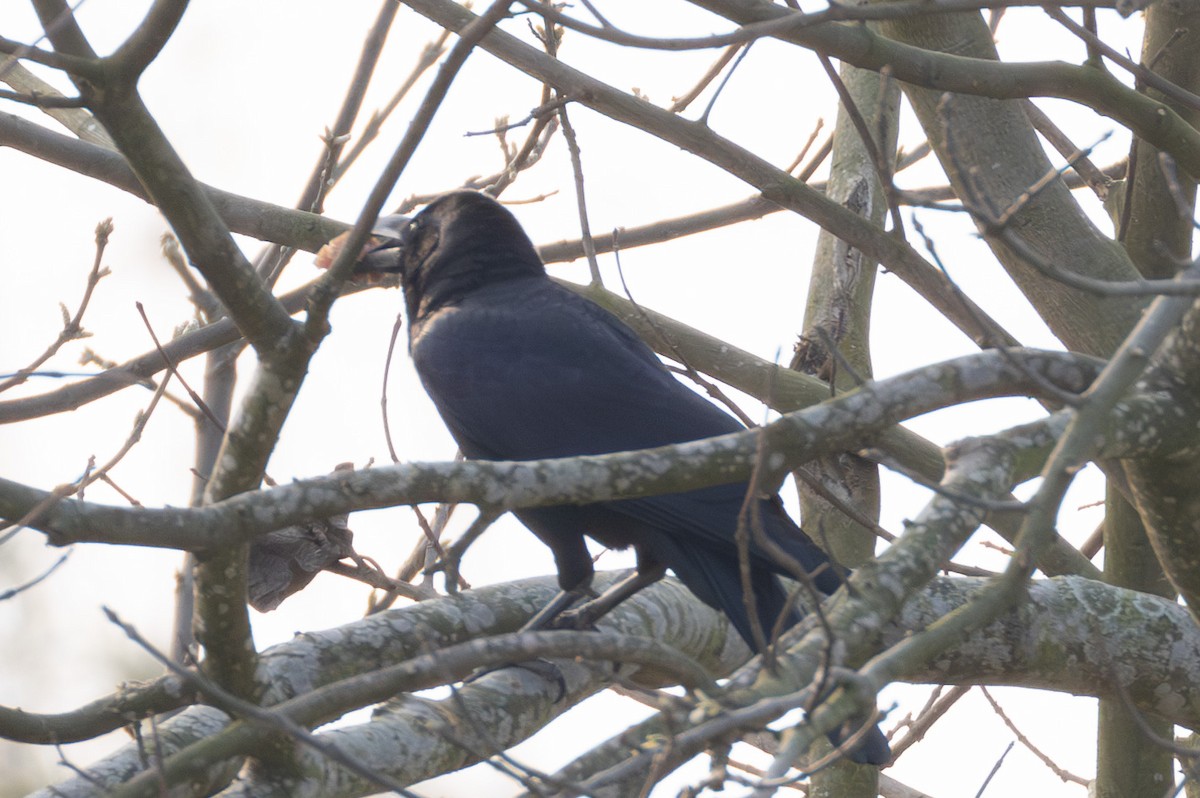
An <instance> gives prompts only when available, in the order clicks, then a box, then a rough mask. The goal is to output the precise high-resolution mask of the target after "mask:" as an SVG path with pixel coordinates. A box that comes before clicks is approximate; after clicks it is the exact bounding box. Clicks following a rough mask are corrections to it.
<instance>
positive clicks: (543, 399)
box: [359, 191, 890, 764]
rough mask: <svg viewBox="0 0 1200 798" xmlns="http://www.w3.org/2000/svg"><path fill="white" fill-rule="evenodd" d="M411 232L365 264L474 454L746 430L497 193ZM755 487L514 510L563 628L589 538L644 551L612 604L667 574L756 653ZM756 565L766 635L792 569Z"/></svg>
mask: <svg viewBox="0 0 1200 798" xmlns="http://www.w3.org/2000/svg"><path fill="white" fill-rule="evenodd" d="M393 220H395V217H393ZM399 221H400V223H401V224H402V225H403V226H402V227H401V229H400V231H399V236H398V239H397V240H396V241H394V242H390V243H388V244H384V245H383V246H381V247H379V248H378V249H376V250H375V252H373V253H371V254H369V255H367V256H366V257H365V258H364V259H363V260H362V262H361V264H360V266H359V269H360V271H367V272H370V271H376V272H378V271H399V272H400V276H401V283H402V285H403V288H404V299H405V304H406V306H407V311H408V320H409V326H408V335H409V351H410V353H411V355H412V359H413V363H414V364H415V366H416V369H417V373H418V374H419V375H420V378H421V382H422V383H423V384H424V386H425V389H426V391H428V392H429V396H430V398H431V399H432V400H433V403H434V404H435V405H436V406H437V409H438V412H439V413H440V414H441V416H442V419H443V420H444V421H445V423H446V426H447V427H448V428H449V429H450V433H451V434H452V435H453V436H454V439H455V441H457V442H458V445H459V447H460V448H461V449H462V452H463V454H464V455H465V456H466V457H468V458H473V459H480V460H535V459H542V458H552V457H568V456H572V455H582V454H604V453H608V452H619V451H627V450H633V449H646V448H650V447H654V446H663V445H666V444H671V443H680V442H684V441H692V440H697V439H700V438H707V437H711V436H714V435H722V434H725V433H730V432H737V431H739V430H741V429H743V427H742V425H741V424H739V423H738V422H737V421H736V420H735V419H734V418H733V417H732V416H730V415H729V414H727V413H726V412H725V411H723V410H721V409H720V408H718V407H717V406H716V405H715V404H713V403H712V402H710V401H708V400H707V399H705V398H703V397H702V396H700V395H699V394H697V393H696V392H695V391H692V390H691V389H689V388H688V387H686V386H685V385H684V384H683V383H681V382H680V381H679V380H677V379H676V378H675V377H674V376H672V374H671V373H670V372H669V371H668V370H667V368H666V367H665V366H664V365H663V363H662V362H661V361H660V360H659V359H658V358H657V357H656V356H655V355H654V353H653V352H652V351H651V350H650V349H649V347H647V346H646V345H645V344H644V343H643V342H642V341H641V340H640V339H639V338H638V337H637V336H636V335H635V334H634V333H633V331H632V330H630V329H629V328H628V327H627V326H625V324H624V323H622V322H621V321H619V320H618V319H617V318H616V317H614V316H613V315H612V314H610V313H609V312H608V311H606V310H604V309H602V308H600V307H599V306H597V305H596V304H594V303H592V302H591V301H589V300H587V299H584V298H583V297H580V296H578V295H577V294H575V293H573V292H571V291H569V290H568V289H566V288H563V287H562V286H560V285H558V284H556V283H555V282H553V281H552V280H550V279H549V277H548V276H547V275H546V270H545V267H544V266H543V265H542V262H541V260H540V259H539V258H538V255H537V252H536V250H535V249H534V246H533V244H532V242H531V241H530V240H529V238H528V236H526V234H525V232H524V231H523V230H522V229H521V226H520V225H519V224H518V222H517V220H516V219H515V218H514V217H513V215H512V214H511V213H510V212H509V211H508V210H507V209H505V208H504V207H503V206H501V205H500V204H499V203H498V202H496V201H495V200H493V199H492V198H490V197H488V196H487V195H484V194H480V193H477V192H473V191H458V192H454V193H450V194H447V195H444V196H442V197H440V198H439V199H437V200H436V201H434V202H433V203H431V204H430V205H428V206H427V207H426V208H425V209H424V210H423V211H422V212H421V213H420V214H418V215H417V216H416V217H414V218H413V219H412V220H403V219H402V220H399ZM383 231H384V232H386V225H385V226H384V228H383ZM746 491H747V485H746V483H738V484H732V485H721V486H717V487H711V488H703V489H700V490H692V491H688V492H686V493H676V494H671V495H666V496H653V497H648V498H640V499H626V500H620V501H605V502H597V503H595V504H589V505H584V506H560V507H539V508H530V509H523V510H517V511H516V512H515V514H516V516H517V518H519V519H520V520H521V522H522V523H524V524H525V526H527V527H529V529H530V530H532V531H533V533H534V534H535V535H537V537H538V538H539V539H540V540H541V541H542V542H543V543H545V544H546V545H547V546H548V547H549V548H550V550H551V552H552V553H553V555H554V560H555V563H556V564H557V567H558V582H559V586H560V587H561V588H562V590H563V591H564V596H560V599H562V600H561V601H557V602H556V603H555V605H554V606H553V607H552V608H551V609H550V610H549V611H548V612H543V613H541V614H539V618H540V619H543V620H546V619H547V617H546V616H549V617H550V618H553V616H554V615H555V614H557V613H558V612H559V611H561V610H562V609H563V608H564V607H566V606H569V605H570V604H571V603H573V602H574V601H575V600H577V599H578V598H580V597H581V596H583V595H584V594H585V593H587V591H588V588H589V586H590V583H591V580H592V575H593V569H592V558H591V556H590V555H589V553H588V550H587V547H586V545H585V542H584V535H588V536H590V537H592V538H594V539H595V540H597V541H599V542H600V543H602V544H603V545H605V546H608V547H612V548H618V549H624V548H628V547H633V549H634V551H635V552H636V554H637V575H636V578H635V579H634V580H632V581H631V582H628V583H626V584H624V585H619V586H618V588H617V590H616V594H615V595H611V596H608V598H609V599H611V600H610V601H609V602H608V603H607V604H606V605H605V606H604V608H603V609H607V608H610V607H611V606H612V605H613V604H615V603H616V602H617V601H619V600H621V599H622V598H625V597H627V596H628V595H630V594H632V592H634V591H636V590H637V589H638V588H640V587H642V586H644V585H646V584H649V583H651V582H653V581H655V580H656V579H658V578H660V577H661V576H662V575H663V573H664V572H665V570H666V569H667V568H669V569H671V570H672V571H673V572H674V573H675V575H676V576H677V577H679V579H680V580H682V581H683V583H684V584H685V585H686V586H687V587H688V588H689V589H690V590H691V591H692V592H693V593H694V594H695V595H696V596H697V597H699V598H700V599H701V600H702V601H704V602H705V603H707V604H709V605H710V606H712V607H715V608H717V609H719V610H720V611H721V612H723V613H724V614H725V615H726V616H728V618H729V620H730V622H731V623H732V624H733V626H734V628H736V629H737V631H738V633H739V634H740V635H741V636H742V638H744V639H745V641H746V642H747V643H748V644H749V645H750V647H751V648H753V649H756V650H757V649H758V645H757V644H756V641H755V637H754V634H753V632H752V626H751V622H750V618H749V615H748V614H747V611H746V605H745V601H744V599H743V593H742V580H741V576H740V571H739V562H738V552H737V546H736V544H735V542H734V533H735V531H736V530H737V527H738V515H739V512H740V511H741V509H742V506H743V502H744V500H745V497H746ZM758 501H759V507H758V510H759V511H760V517H761V526H762V529H763V531H764V532H765V534H766V535H768V536H770V538H771V540H772V541H774V542H775V543H776V544H778V545H779V546H780V547H781V548H782V549H783V550H784V551H785V552H786V553H787V554H788V555H789V556H790V557H791V558H792V559H793V560H795V561H796V562H798V563H799V564H801V565H802V566H803V567H804V568H805V569H806V570H807V571H808V572H809V573H811V574H812V582H813V584H814V585H815V586H816V587H817V589H819V590H820V591H822V592H823V593H825V594H829V593H832V592H834V591H835V590H837V588H838V587H839V586H840V585H841V584H842V578H841V576H840V574H839V573H838V571H837V569H835V568H834V567H832V565H831V564H830V562H829V559H828V557H826V555H825V554H824V553H823V552H822V551H821V549H819V548H818V547H817V546H816V544H815V543H813V541H812V540H811V539H809V537H808V536H807V535H806V534H805V533H804V532H803V531H801V529H800V528H799V527H798V526H797V525H796V524H795V523H794V522H793V521H792V520H791V518H789V517H788V515H787V513H786V512H785V511H784V509H783V505H782V503H781V502H780V500H779V497H778V496H773V497H771V498H769V499H760V500H758ZM749 559H750V580H749V581H750V584H751V587H752V590H753V592H754V599H755V604H756V606H757V614H758V620H759V623H760V624H761V628H762V630H763V632H764V633H765V634H766V635H767V636H769V635H770V633H771V630H772V629H773V628H774V627H775V624H776V621H777V620H778V619H779V618H780V616H781V614H783V613H784V612H788V610H786V606H787V595H786V593H785V591H784V588H783V586H782V585H781V584H780V582H779V580H778V579H777V578H776V577H777V575H788V571H787V569H786V568H785V567H783V566H781V565H780V564H779V563H777V562H776V561H775V560H774V559H772V558H771V557H770V556H769V555H768V554H767V553H766V552H765V551H764V550H763V549H762V548H761V547H759V546H757V545H752V546H751V548H750V557H749ZM604 599H605V597H601V599H600V600H599V601H601V602H603V601H604ZM603 609H601V610H599V611H600V612H602V611H603ZM591 617H593V618H594V617H595V614H593V615H592V616H591ZM785 620H786V622H787V624H788V625H791V624H792V623H794V622H795V621H797V620H798V618H797V617H796V616H795V614H794V613H793V614H792V616H791V617H788V618H786V619H785ZM835 742H836V740H835ZM851 758H852V759H854V760H855V761H858V762H869V763H873V764H883V763H885V762H886V761H888V759H889V758H890V751H889V749H888V744H887V741H886V739H885V738H884V737H883V735H882V734H881V733H880V732H879V730H878V729H873V730H872V731H871V733H870V734H869V735H867V736H866V737H865V739H864V740H863V741H862V742H861V743H860V745H859V746H858V748H857V749H856V750H855V751H854V752H853V753H852V754H851Z"/></svg>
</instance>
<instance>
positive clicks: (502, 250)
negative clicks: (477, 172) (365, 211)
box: [356, 191, 545, 320]
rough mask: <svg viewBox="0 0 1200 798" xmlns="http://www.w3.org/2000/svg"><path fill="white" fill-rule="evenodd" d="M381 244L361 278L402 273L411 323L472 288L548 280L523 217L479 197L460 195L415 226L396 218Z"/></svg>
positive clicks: (382, 228) (435, 205)
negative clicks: (528, 279)
mask: <svg viewBox="0 0 1200 798" xmlns="http://www.w3.org/2000/svg"><path fill="white" fill-rule="evenodd" d="M375 233H376V236H378V238H377V239H376V240H377V241H379V242H380V243H379V244H378V245H377V246H375V247H374V248H373V249H371V250H370V251H369V252H367V253H366V254H365V255H364V256H363V257H362V258H361V259H360V261H359V264H358V267H357V269H356V271H357V272H359V273H381V272H387V273H399V275H400V282H401V285H403V287H404V295H405V304H406V305H407V306H408V312H409V319H410V320H416V319H418V318H420V317H421V316H423V315H426V314H428V313H431V312H432V311H433V310H436V309H437V308H439V307H443V306H445V305H447V304H450V303H453V302H454V301H456V300H458V299H461V298H462V297H463V296H465V295H466V294H467V293H469V292H470V291H471V290H472V289H474V288H477V287H480V286H483V285H490V284H492V283H496V282H500V281H503V280H509V279H512V278H514V277H522V276H528V275H533V274H545V267H544V266H543V265H542V261H541V259H540V258H538V255H537V250H535V249H534V246H533V242H531V241H530V240H529V236H527V235H525V231H524V230H522V229H521V225H520V224H519V223H518V222H517V220H516V217H514V216H513V215H512V213H510V212H509V211H508V209H507V208H505V207H504V206H503V205H501V204H500V203H499V202H497V201H496V200H494V199H492V198H491V197H489V196H488V195H486V194H481V193H479V192H477V191H454V192H451V193H449V194H444V195H442V196H441V197H439V198H438V199H436V200H434V201H433V202H431V203H430V204H429V205H427V206H426V207H425V209H424V210H422V211H421V212H420V213H418V214H417V215H416V216H414V217H413V218H412V219H407V218H406V217H402V216H389V217H384V218H383V219H381V220H380V223H379V224H377V225H376V228H375Z"/></svg>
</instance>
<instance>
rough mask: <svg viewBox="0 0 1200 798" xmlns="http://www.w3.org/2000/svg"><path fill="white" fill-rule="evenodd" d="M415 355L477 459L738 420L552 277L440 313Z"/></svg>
mask: <svg viewBox="0 0 1200 798" xmlns="http://www.w3.org/2000/svg"><path fill="white" fill-rule="evenodd" d="M412 355H413V359H414V362H415V364H416V366H417V370H418V373H419V374H420V376H421V380H422V382H423V383H424V385H425V388H426V390H427V391H428V392H429V395H430V397H431V398H432V399H433V401H434V404H435V405H436V406H437V408H438V410H439V412H440V413H441V415H442V417H443V419H444V420H445V421H446V424H447V426H448V427H449V428H450V431H451V433H452V434H453V435H454V437H455V439H456V440H457V441H458V442H459V445H460V446H462V447H463V450H464V453H465V454H467V456H469V457H476V458H484V459H506V460H530V459H537V458H544V457H565V456H570V455H577V454H601V453H607V452H615V451H625V450H629V449H643V448H649V447H653V446H661V445H665V444H668V443H677V442H681V441H687V440H696V439H699V438H705V437H710V436H713V435H720V434H724V433H728V432H735V431H737V430H739V429H741V426H740V425H739V424H738V423H737V421H735V420H734V419H733V418H732V417H731V416H729V415H728V414H726V413H725V412H724V411H722V410H720V409H719V408H717V407H716V406H715V405H713V404H712V403H711V402H709V401H708V400H707V399H705V398H703V397H701V396H699V395H698V394H697V393H695V392H694V391H692V390H690V389H689V388H687V387H686V386H684V385H683V384H681V383H680V382H679V381H678V380H676V379H675V378H674V377H673V376H672V375H671V374H670V372H668V371H667V370H666V369H665V368H664V366H663V365H662V363H661V362H660V361H659V360H658V358H657V357H655V356H654V354H653V353H652V352H651V351H650V350H649V349H648V348H647V347H646V346H645V344H643V343H642V342H641V341H640V340H638V339H637V338H636V337H635V336H633V334H632V332H630V331H629V330H628V328H626V327H625V326H624V325H622V324H621V323H620V322H618V321H617V320H616V319H614V318H613V317H612V316H611V315H609V314H608V313H607V311H604V310H602V309H601V308H599V307H597V306H596V305H594V304H593V303H591V302H590V301H588V300H586V299H584V298H582V297H579V296H577V295H575V294H573V293H571V292H570V291H568V290H566V289H564V288H562V287H560V286H558V285H556V284H554V283H553V282H551V281H549V280H547V279H544V278H531V279H527V280H514V281H508V282H505V283H501V284H497V285H494V286H488V287H486V288H483V289H480V290H478V291H476V292H475V293H473V294H472V295H471V296H470V297H469V298H468V299H467V300H465V301H463V302H462V303H460V304H458V305H456V306H453V307H448V308H445V309H443V310H441V311H439V312H438V313H436V314H434V315H433V316H431V317H430V318H429V319H427V320H425V321H424V322H423V324H422V326H421V328H420V329H419V330H418V331H416V332H415V334H414V337H413V340H412Z"/></svg>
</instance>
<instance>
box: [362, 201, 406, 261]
mask: <svg viewBox="0 0 1200 798" xmlns="http://www.w3.org/2000/svg"><path fill="white" fill-rule="evenodd" d="M409 221H410V217H408V216H404V215H402V214H398V213H396V214H392V215H391V216H381V217H380V218H379V219H378V221H376V222H375V227H374V228H373V229H372V230H371V238H370V239H369V240H368V242H367V246H366V247H365V248H364V249H363V254H362V257H360V258H359V259H358V264H357V265H356V266H355V267H354V272H355V274H395V273H396V272H399V271H400V270H401V260H402V259H403V257H404V244H403V231H404V228H405V227H406V226H407V225H408V223H409Z"/></svg>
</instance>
